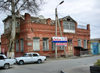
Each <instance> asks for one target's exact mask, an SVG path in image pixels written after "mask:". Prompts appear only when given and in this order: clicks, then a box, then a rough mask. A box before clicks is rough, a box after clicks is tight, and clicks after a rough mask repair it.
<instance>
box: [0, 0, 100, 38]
mask: <svg viewBox="0 0 100 73" xmlns="http://www.w3.org/2000/svg"><path fill="white" fill-rule="evenodd" d="M44 1H45V4H44V5H42V6H41V7H40V8H41V11H40V12H39V14H38V15H37V16H39V15H43V16H44V18H51V19H55V8H56V6H57V5H58V4H59V3H60V2H61V1H62V0H44ZM57 9H58V17H59V18H63V17H65V16H68V15H70V16H71V17H72V18H73V19H74V20H75V21H77V22H78V25H83V26H86V25H87V24H90V29H91V30H90V31H91V33H90V34H91V38H100V33H99V32H100V30H99V28H100V0H64V3H63V4H61V5H59V6H58V7H57ZM8 14H9V13H4V12H2V13H0V34H2V33H3V31H4V26H3V23H2V20H3V19H4V18H5V17H6V16H7V15H8Z"/></svg>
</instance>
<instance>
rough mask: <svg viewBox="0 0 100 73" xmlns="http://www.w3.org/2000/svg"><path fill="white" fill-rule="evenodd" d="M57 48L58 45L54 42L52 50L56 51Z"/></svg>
mask: <svg viewBox="0 0 100 73" xmlns="http://www.w3.org/2000/svg"><path fill="white" fill-rule="evenodd" d="M55 48H56V43H53V42H52V50H55Z"/></svg>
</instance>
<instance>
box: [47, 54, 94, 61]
mask: <svg viewBox="0 0 100 73" xmlns="http://www.w3.org/2000/svg"><path fill="white" fill-rule="evenodd" d="M91 56H93V55H91V54H89V55H81V56H70V57H67V58H64V57H59V58H57V59H55V58H47V61H52V60H64V59H66V60H68V59H77V58H84V57H91Z"/></svg>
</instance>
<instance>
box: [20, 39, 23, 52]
mask: <svg viewBox="0 0 100 73" xmlns="http://www.w3.org/2000/svg"><path fill="white" fill-rule="evenodd" d="M20 49H21V52H23V51H24V39H20Z"/></svg>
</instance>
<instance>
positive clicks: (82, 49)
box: [74, 46, 88, 51]
mask: <svg viewBox="0 0 100 73" xmlns="http://www.w3.org/2000/svg"><path fill="white" fill-rule="evenodd" d="M74 48H75V49H77V50H80V51H87V50H88V49H85V48H83V47H80V46H75V47H74Z"/></svg>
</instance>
